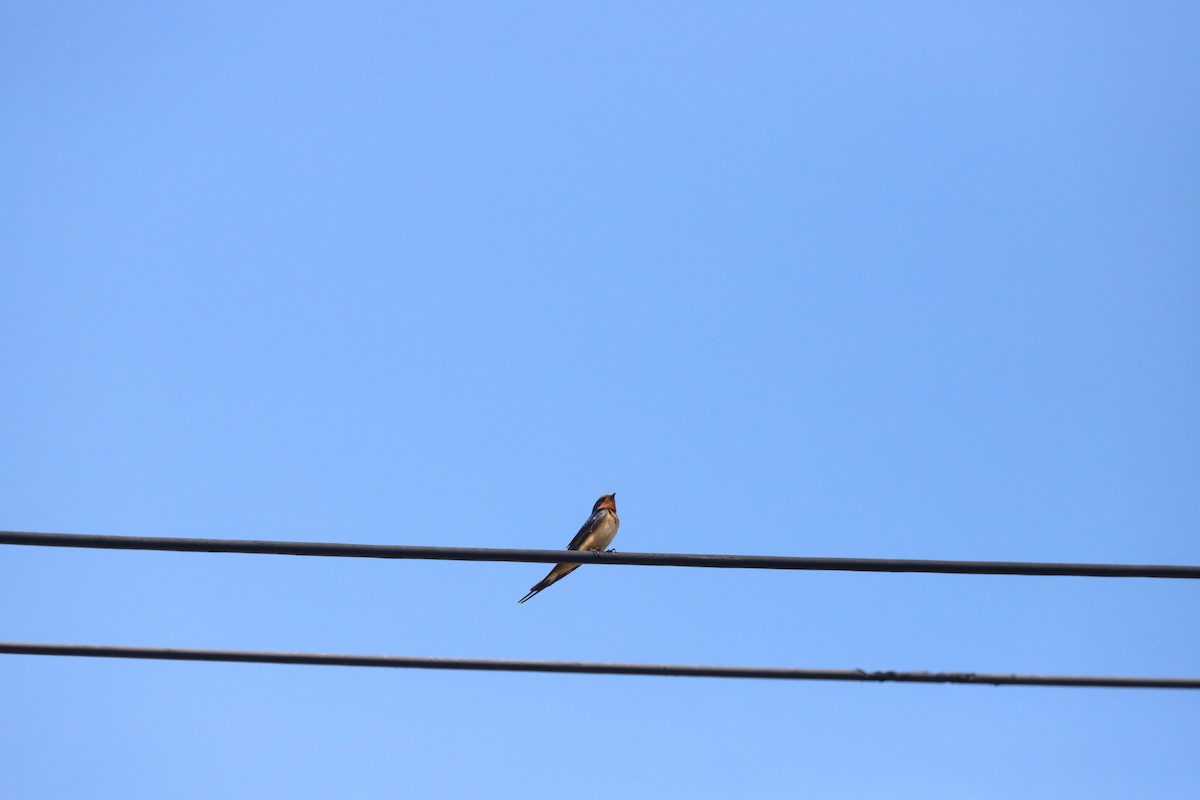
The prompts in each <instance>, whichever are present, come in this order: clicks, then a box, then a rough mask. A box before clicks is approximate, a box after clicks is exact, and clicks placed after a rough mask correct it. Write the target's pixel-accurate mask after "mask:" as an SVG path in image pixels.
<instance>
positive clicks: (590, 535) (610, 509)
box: [517, 492, 621, 603]
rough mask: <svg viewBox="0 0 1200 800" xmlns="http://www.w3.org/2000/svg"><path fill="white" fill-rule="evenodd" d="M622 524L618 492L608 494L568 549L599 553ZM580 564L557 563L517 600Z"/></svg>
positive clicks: (573, 569) (597, 505)
mask: <svg viewBox="0 0 1200 800" xmlns="http://www.w3.org/2000/svg"><path fill="white" fill-rule="evenodd" d="M620 526H621V520H619V519H618V518H617V494H616V492H613V493H612V494H606V495H604V496H603V497H601V498H600V499H599V500H597V501H596V505H594V506H592V515H591V516H590V517H588V520H587V522H585V523H583V527H582V528H580V529H579V533H577V534H575V538H574V539H572V540H571V543H570V544H569V545H567V549H568V550H591V551H592V552H593V553H599V552H601V551H602V550H604V548H606V547H608V546H609V545H610V544H612V540H613V537H614V536H616V535H617V528H619V527H620ZM579 566H580V565H579V564H555V565H554V569H552V570H550V574H549V575H547V576H546V577H544V578H542V579H541V580H540V581H538V583H537V584H536V585H535V586H534V587H533V588H532V589H530V590H529V594H527V595H525V596H524V597H522V598H521V599H520V600H518V601H517V602H518V603H524V602H525V601H526V600H528V599H529V598H531V597H533V596H534V595H535V594H537V593H538V592H540V591H541V590H542V589H545V588H546V587H547V586H550V585H551V584H553V583H557V582H558V581H561V580H562V579H563V578H565V577H567V576H568V575H570V574H571V573H572V572H574V571H575V570H576V569H578V568H579Z"/></svg>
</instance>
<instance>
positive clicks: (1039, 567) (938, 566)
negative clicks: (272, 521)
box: [0, 531, 1200, 579]
mask: <svg viewBox="0 0 1200 800" xmlns="http://www.w3.org/2000/svg"><path fill="white" fill-rule="evenodd" d="M0 544H10V545H30V546H35V547H86V548H101V549H109V550H166V551H172V552H200V553H253V554H272V555H290V556H335V557H343V558H401V559H426V560H434V561H493V562H494V561H503V562H510V561H517V562H542V563H550V564H553V563H569V564H637V565H642V566H658V567H715V568H724V569H798V570H836V571H843V572H931V573H943V574H960V575H1073V576H1084V577H1096V578H1191V579H1197V578H1200V566H1178V565H1163V564H1064V563H1054V562H1034V561H938V560H930V559H895V558H821V557H807V556H747V555H711V554H683V553H592V552H588V551H582V552H581V551H578V550H517V549H500V548H488V547H422V546H411V545H383V544H346V543H336V542H279V541H257V540H252V539H190V538H175V537H157V536H102V535H96V534H80V533H30V532H24V531H0Z"/></svg>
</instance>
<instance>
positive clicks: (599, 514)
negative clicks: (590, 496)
mask: <svg viewBox="0 0 1200 800" xmlns="http://www.w3.org/2000/svg"><path fill="white" fill-rule="evenodd" d="M606 513H607V511H606V510H605V509H603V508H598V509H596V510H595V511H593V512H592V515H591V516H590V517H588V520H587V522H585V523H583V527H582V528H580V529H579V533H577V534H575V538H574V539H572V540H571V543H570V544H569V545H567V549H568V550H578V549H579V548H581V547H583V543H584V542H585V541H587V538H588V536H590V535H591V533H592V531H594V530H595V529H596V526H597V525H599V524H600V521H601V520H603V519H604V515H605V514H606Z"/></svg>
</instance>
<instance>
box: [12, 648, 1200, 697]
mask: <svg viewBox="0 0 1200 800" xmlns="http://www.w3.org/2000/svg"><path fill="white" fill-rule="evenodd" d="M0 653H10V654H14V655H36V656H85V657H90V658H138V659H155V660H165V661H232V662H241V663H251V664H312V665H322V666H339V667H392V668H407V669H453V670H476V671H479V670H482V671H487V672H570V673H584V674H590V675H659V676H674V677H692V678H770V679H776V680H794V681H864V682H874V683H883V682H896V683H977V684H989V685H992V686H1090V687H1108V688H1119V689H1200V678H1136V677H1109V676H1097V675H999V674H986V673H976V672H892V671H887V672H864V671H863V670H859V669H792V668H789V667H715V666H702V665H683V664H604V663H596V662H588V661H522V660H508V659H504V660H501V659H489V658H426V657H421V656H366V655H350V654H332V653H272V652H260V651H251V650H196V649H191V648H174V647H122V646H118V645H95V644H41V643H33V642H0Z"/></svg>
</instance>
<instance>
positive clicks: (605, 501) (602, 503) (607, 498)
mask: <svg viewBox="0 0 1200 800" xmlns="http://www.w3.org/2000/svg"><path fill="white" fill-rule="evenodd" d="M602 508H607V509H608V510H609V511H614V512H615V511H616V510H617V493H616V492H613V493H612V494H606V495H601V497H600V499H599V500H597V501H596V505H594V506H592V513H593V514H594V513H596V512H597V511H599V510H600V509H602Z"/></svg>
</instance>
